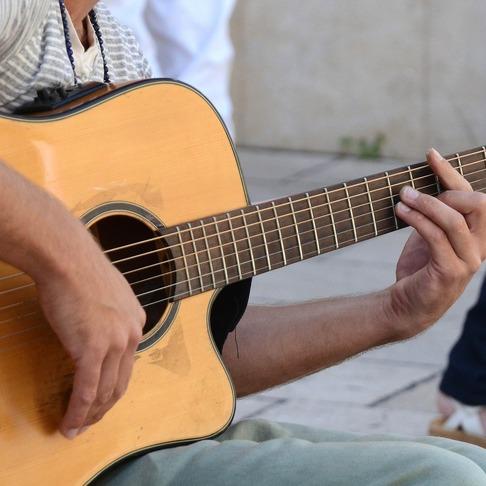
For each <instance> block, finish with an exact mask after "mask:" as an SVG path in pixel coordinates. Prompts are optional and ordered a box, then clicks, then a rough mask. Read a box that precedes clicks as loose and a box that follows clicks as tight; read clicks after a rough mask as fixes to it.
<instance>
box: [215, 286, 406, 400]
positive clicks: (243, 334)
mask: <svg viewBox="0 0 486 486" xmlns="http://www.w3.org/2000/svg"><path fill="white" fill-rule="evenodd" d="M387 292H388V291H384V292H380V293H376V294H370V295H364V296H357V297H342V298H336V299H329V300H321V301H315V302H309V303H303V304H296V305H289V306H279V307H250V308H249V309H248V311H247V312H246V314H245V316H244V317H243V319H242V320H241V322H240V324H239V325H238V328H237V330H236V336H230V338H229V339H228V340H227V341H226V344H225V346H224V349H223V359H224V362H225V364H226V366H227V367H228V369H229V371H230V374H231V376H232V378H233V381H234V383H235V386H236V391H237V394H238V396H244V395H247V394H250V393H255V392H258V391H261V390H264V389H267V388H269V387H272V386H276V385H279V384H281V383H285V382H288V381H291V380H294V379H296V378H299V377H302V376H305V375H307V374H309V373H313V372H315V371H318V370H320V369H323V368H326V367H329V366H332V365H334V364H336V363H339V362H341V361H343V360H345V359H347V358H349V357H351V356H354V355H356V354H359V353H361V352H363V351H365V350H367V349H370V348H372V347H375V346H379V345H382V344H385V343H388V342H392V341H395V340H397V339H399V338H400V337H402V336H401V335H400V333H399V332H398V331H397V329H398V326H396V325H394V323H392V322H390V319H391V318H390V317H389V316H390V313H389V312H388V310H387V303H388V301H389V299H388V296H387ZM236 342H237V344H236ZM236 346H238V348H237V347H236Z"/></svg>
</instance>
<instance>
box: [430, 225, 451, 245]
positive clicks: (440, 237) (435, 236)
mask: <svg viewBox="0 0 486 486" xmlns="http://www.w3.org/2000/svg"><path fill="white" fill-rule="evenodd" d="M446 239H447V238H446V235H445V233H444V232H443V231H442V230H441V229H439V228H434V229H433V230H431V232H430V240H431V241H432V242H433V243H435V244H442V243H444V241H445V240H446Z"/></svg>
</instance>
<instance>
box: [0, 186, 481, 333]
mask: <svg viewBox="0 0 486 486" xmlns="http://www.w3.org/2000/svg"><path fill="white" fill-rule="evenodd" d="M474 182H481V180H478V181H474ZM485 189H486V187H480V188H477V189H476V191H480V192H484V191H485ZM388 219H391V217H388V218H385V219H383V220H380V222H381V221H386V220H388ZM369 224H370V223H368V224H366V225H363V226H367V225H369ZM391 230H392V229H391V228H383V229H382V230H380V231H385V232H389V231H391ZM349 231H350V230H347V232H349ZM372 235H373V233H369V234H367V235H364V236H363V238H366V237H367V236H372ZM352 241H353V240H348V241H346V242H344V244H346V243H351V242H352ZM311 243H312V242H308V243H306V244H305V245H307V244H311ZM332 248H333V247H332V246H329V247H327V248H325V250H326V249H329V250H332ZM307 256H314V254H313V253H309V254H307V255H306V257H307ZM262 258H264V257H262ZM245 263H246V262H245ZM292 263H295V262H292ZM170 273H172V272H169V273H166V274H164V275H168V274H170ZM178 283H184V282H176V283H175V284H171V285H168V286H165V287H162V288H160V289H154V291H162V290H166V289H168V288H171V287H174V286H175V287H176V286H177V285H178ZM219 283H223V282H219ZM219 283H218V285H219ZM185 295H186V294H185V293H182V294H176V295H175V296H171V297H169V298H164V299H161V300H158V301H155V302H150V303H148V304H145V305H143V306H142V307H149V306H152V305H155V304H158V303H161V302H166V301H167V302H169V301H171V300H173V299H177V298H178V297H184V296H185ZM35 314H36V312H33V313H31V314H29V315H35ZM37 314H38V312H37ZM20 317H27V316H20ZM12 320H15V318H13V319H7V320H3V321H0V324H2V323H4V322H9V321H12ZM2 338H3V337H2ZM2 338H0V339H2Z"/></svg>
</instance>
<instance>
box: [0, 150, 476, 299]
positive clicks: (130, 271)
mask: <svg viewBox="0 0 486 486" xmlns="http://www.w3.org/2000/svg"><path fill="white" fill-rule="evenodd" d="M485 160H486V159H485ZM484 170H485V169H481V170H478V171H475V172H473V173H470V174H468V175H472V174H477V173H480V172H483V171H484ZM427 177H430V175H428V176H424V177H422V178H427ZM481 180H482V179H478V180H476V181H472V182H473V183H476V182H480V181H481ZM432 185H433V184H428V185H426V186H424V187H421V188H420V189H422V190H423V189H426V188H429V187H431V186H432ZM382 189H383V188H382ZM325 190H326V189H324V191H325ZM373 192H377V190H374V191H373ZM385 199H389V196H388V197H386V198H382V199H379V200H378V201H376V202H379V201H384V200H385ZM366 204H368V203H366ZM366 204H362V205H360V206H358V207H361V206H365V205H366ZM326 205H327V206H328V207H329V204H328V203H326V204H321V205H319V206H318V207H324V206H326ZM390 208H391V206H390ZM383 209H385V208H383ZM383 209H380V211H381V210H383ZM241 211H243V209H242V210H241ZM305 211H307V209H306V210H305ZM342 211H347V209H345V210H342ZM338 212H341V211H338ZM253 214H254V213H253ZM328 216H329V215H328V214H326V215H323V216H319V217H317V218H316V219H322V218H325V217H328ZM213 219H214V217H213ZM245 221H246V220H245ZM255 224H258V223H255ZM291 226H293V225H291ZM329 226H332V225H327V227H329ZM289 227H290V226H287V228H289ZM325 227H326V226H325ZM240 241H242V240H240ZM176 246H180V244H178V245H176ZM223 246H226V245H223ZM174 247H175V246H174ZM169 248H170V247H169ZM156 251H157V252H158V251H160V250H156ZM144 255H145V254H144ZM179 258H182V257H177V258H175V259H172V260H169V261H175V260H177V259H179ZM220 258H222V257H220ZM222 259H223V258H222ZM112 263H114V262H112ZM159 265H160V263H155V264H152V265H146V266H143V267H140V268H136V269H133V270H129V271H127V272H124V273H123V275H128V274H132V273H134V272H139V271H142V270H146V269H148V268H153V267H155V266H159ZM139 282H143V280H142V281H137V282H134V283H133V285H134V284H135V283H139ZM34 285H35V284H33V283H32V284H29V285H27V287H32V286H34ZM24 287H25V286H22V287H16V288H15V289H10V290H9V291H14V290H19V289H21V288H24ZM3 293H5V291H0V295H2V294H3Z"/></svg>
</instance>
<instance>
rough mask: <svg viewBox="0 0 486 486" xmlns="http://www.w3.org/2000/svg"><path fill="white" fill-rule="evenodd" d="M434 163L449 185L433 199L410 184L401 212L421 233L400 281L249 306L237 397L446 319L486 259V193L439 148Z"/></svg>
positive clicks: (405, 258)
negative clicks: (341, 294)
mask: <svg viewBox="0 0 486 486" xmlns="http://www.w3.org/2000/svg"><path fill="white" fill-rule="evenodd" d="M428 160H429V164H430V165H431V167H432V169H433V170H434V172H435V173H436V174H437V175H438V176H439V178H440V180H441V183H442V184H443V185H444V187H446V188H448V189H449V190H448V191H447V192H446V193H444V194H443V195H441V197H440V198H439V199H434V198H432V197H431V196H427V195H425V194H419V193H417V192H416V191H413V190H412V189H411V188H409V189H408V190H404V191H402V193H401V198H402V202H401V203H400V204H399V205H398V206H397V209H396V210H397V215H398V216H399V217H400V218H401V219H403V220H404V221H405V222H406V223H408V224H409V225H410V226H412V227H413V228H415V230H416V231H415V232H414V233H413V234H412V236H411V237H410V239H409V241H408V242H407V244H406V245H405V248H404V250H403V252H402V255H401V257H400V260H399V262H398V266H397V282H396V284H394V285H393V286H392V287H390V288H389V289H387V290H385V291H383V292H380V293H376V294H371V295H364V296H360V297H347V298H338V299H331V300H323V301H318V302H312V303H306V304H298V305H293V306H285V307H254V308H250V309H249V310H248V312H247V314H246V315H245V316H244V318H243V319H242V322H241V323H240V325H239V326H238V330H237V339H238V351H239V357H238V353H237V350H236V344H235V340H234V339H231V338H230V339H228V340H227V342H226V344H225V346H224V349H223V359H224V361H225V363H226V365H227V366H228V368H229V370H230V373H231V375H232V376H233V379H234V382H235V385H236V389H237V393H238V395H239V396H242V395H246V394H249V393H253V392H257V391H260V390H264V389H265V388H268V387H271V386H275V385H278V384H281V383H285V382H287V381H290V380H292V379H296V378H299V377H301V376H304V375H306V374H309V373H312V372H315V371H318V370H320V369H322V368H325V367H328V366H331V365H333V364H336V363H338V362H340V361H342V360H344V359H346V358H349V357H351V356H354V355H356V354H358V353H360V352H363V351H365V350H367V349H370V348H372V347H374V346H378V345H381V344H385V343H389V342H393V341H396V340H399V339H405V338H409V337H412V336H414V335H415V334H417V333H419V332H421V331H423V330H424V329H426V328H427V327H428V326H430V325H431V324H433V323H434V322H436V321H437V319H439V317H440V316H442V315H443V314H444V313H445V311H446V310H447V309H448V308H449V307H450V306H451V305H452V304H453V303H454V302H455V300H456V299H457V298H458V297H459V296H460V295H461V294H462V292H463V290H464V288H465V286H466V285H467V283H468V282H469V280H470V279H471V277H472V276H473V274H474V273H475V272H476V270H477V269H478V268H479V265H480V263H481V261H483V260H484V258H485V257H486V196H485V195H484V194H478V193H473V192H472V189H471V187H470V185H469V184H468V183H467V181H465V180H464V179H463V178H462V177H461V176H460V175H459V174H458V173H457V172H456V171H455V170H453V169H452V167H451V166H450V165H449V164H448V163H447V162H446V161H445V160H444V159H442V158H441V157H440V156H439V154H437V152H435V151H433V152H431V153H429V154H428Z"/></svg>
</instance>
